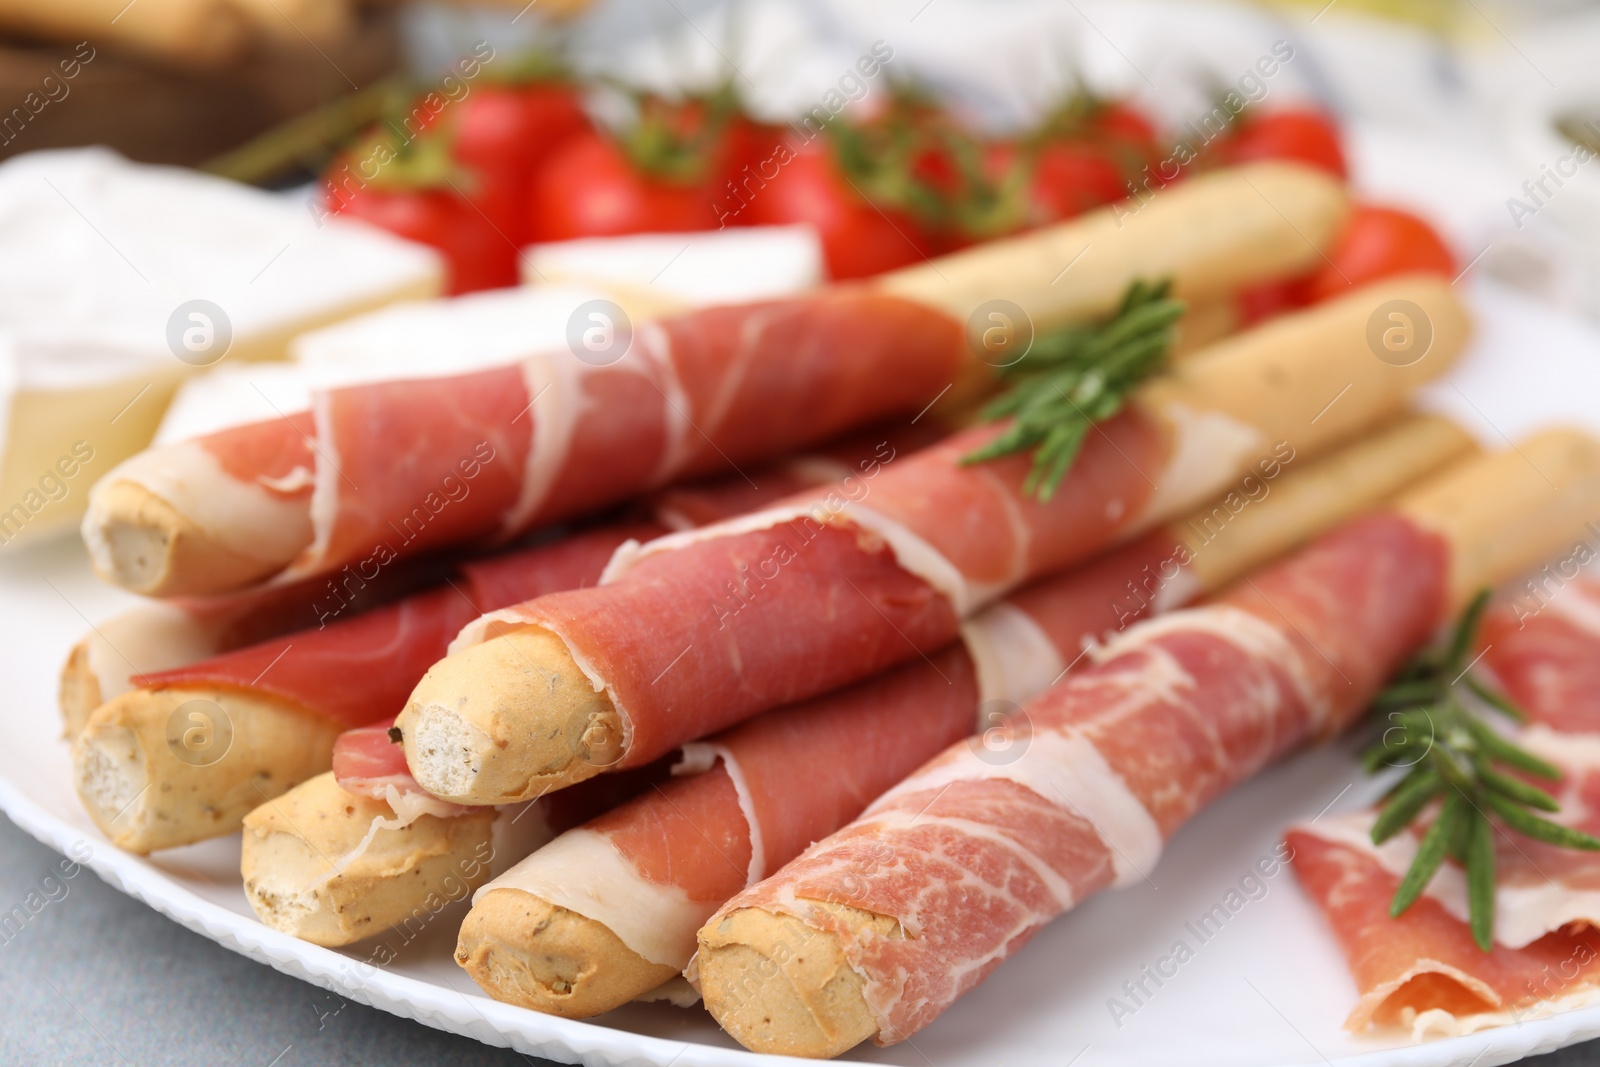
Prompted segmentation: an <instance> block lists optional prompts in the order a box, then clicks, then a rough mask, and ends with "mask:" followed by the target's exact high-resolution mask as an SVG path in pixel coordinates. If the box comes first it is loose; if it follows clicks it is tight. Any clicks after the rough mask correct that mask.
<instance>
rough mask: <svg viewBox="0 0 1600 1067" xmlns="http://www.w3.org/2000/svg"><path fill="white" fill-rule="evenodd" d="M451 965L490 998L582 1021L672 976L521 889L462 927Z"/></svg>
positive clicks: (494, 893)
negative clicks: (454, 961) (467, 976)
mask: <svg viewBox="0 0 1600 1067" xmlns="http://www.w3.org/2000/svg"><path fill="white" fill-rule="evenodd" d="M456 962H457V963H459V964H460V965H461V966H462V967H463V968H465V969H466V972H467V973H468V974H470V975H471V976H472V980H473V981H474V982H477V983H478V985H479V986H481V987H482V988H483V991H484V992H486V993H488V994H489V995H490V996H491V997H493V998H494V999H496V1000H499V1001H504V1002H505V1003H507V1004H516V1005H518V1006H520V1007H524V1008H532V1009H533V1010H535V1011H542V1012H545V1013H546V1014H549V1015H560V1016H562V1017H564V1018H568V1019H584V1018H588V1017H589V1016H591V1015H598V1014H600V1013H601V1012H604V1011H610V1010H611V1009H612V1008H615V1007H619V1006H621V1005H623V1004H626V1003H627V1002H628V1001H630V1000H632V999H634V998H635V997H637V996H640V995H642V994H644V993H648V992H649V991H650V990H652V989H655V988H656V987H657V986H659V985H661V983H663V982H665V981H667V980H668V979H669V978H672V977H673V976H675V975H676V974H677V973H678V972H677V971H675V970H673V969H672V968H671V967H669V966H666V965H665V964H660V963H651V962H650V961H649V960H646V959H645V958H643V957H642V956H640V955H638V954H637V953H636V952H634V951H633V950H632V949H630V948H628V946H626V945H624V944H623V943H622V941H621V940H620V939H618V937H617V935H616V934H614V933H612V932H611V929H610V928H609V927H607V926H606V925H605V924H604V923H600V922H596V921H595V920H593V919H590V918H587V917H585V916H583V915H579V914H578V913H577V912H574V911H569V910H568V909H566V908H563V907H558V906H557V905H555V904H552V903H550V902H549V901H547V900H545V899H544V898H542V897H539V896H536V895H534V894H533V893H528V892H525V891H523V890H521V889H494V890H491V891H489V892H488V893H485V894H484V895H483V897H482V898H481V899H479V900H478V901H477V903H475V904H474V905H473V906H472V911H471V912H469V913H468V914H467V918H466V921H465V922H463V923H462V924H461V936H460V938H459V940H458V941H457V944H456Z"/></svg>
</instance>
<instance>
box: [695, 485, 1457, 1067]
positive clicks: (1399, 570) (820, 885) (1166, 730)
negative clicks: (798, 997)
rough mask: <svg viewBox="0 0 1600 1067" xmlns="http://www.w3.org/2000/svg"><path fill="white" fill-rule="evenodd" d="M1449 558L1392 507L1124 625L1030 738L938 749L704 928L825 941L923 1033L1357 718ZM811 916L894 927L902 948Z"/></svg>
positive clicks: (904, 1023) (882, 1015)
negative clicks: (991, 977) (1286, 758)
mask: <svg viewBox="0 0 1600 1067" xmlns="http://www.w3.org/2000/svg"><path fill="white" fill-rule="evenodd" d="M1448 556H1449V550H1448V547H1447V546H1446V544H1445V542H1444V541H1443V540H1442V539H1441V538H1439V537H1438V536H1437V535H1434V534H1431V533H1427V532H1425V531H1423V530H1421V529H1420V528H1419V527H1417V526H1416V525H1414V524H1413V523H1412V522H1411V521H1410V520H1408V519H1406V518H1403V517H1401V516H1399V515H1396V514H1387V513H1380V514H1377V515H1373V516H1369V517H1367V518H1364V519H1360V520H1357V521H1355V522H1353V523H1349V524H1347V525H1346V526H1344V527H1342V528H1340V529H1339V530H1337V531H1335V532H1334V533H1332V534H1329V535H1327V536H1325V537H1323V538H1321V539H1320V540H1319V541H1317V542H1315V543H1314V544H1313V545H1312V546H1310V547H1309V548H1307V549H1305V550H1303V551H1301V552H1299V553H1298V554H1296V555H1295V556H1293V557H1290V558H1289V559H1288V560H1286V561H1285V562H1283V563H1280V564H1278V565H1276V566H1274V567H1271V568H1269V569H1267V570H1265V571H1264V572H1261V573H1259V574H1258V575H1257V576H1256V577H1255V578H1254V579H1253V580H1251V581H1249V582H1247V583H1245V584H1244V585H1243V586H1240V587H1238V588H1236V589H1235V590H1233V591H1232V592H1230V593H1228V594H1227V595H1225V596H1223V597H1221V598H1220V599H1218V600H1217V601H1215V602H1214V603H1212V604H1210V605H1208V606H1205V607H1200V608H1195V609H1190V610H1184V611H1178V612H1173V613H1170V614H1167V615H1165V616H1163V617H1158V618H1155V619H1150V620H1146V621H1144V622H1142V623H1140V624H1138V625H1135V626H1133V627H1131V628H1130V629H1128V630H1126V631H1124V632H1123V633H1122V634H1121V635H1120V636H1118V637H1116V638H1114V639H1113V640H1111V641H1110V642H1109V643H1108V644H1107V645H1106V646H1105V647H1104V648H1103V649H1101V650H1100V651H1099V652H1097V653H1096V655H1095V657H1094V659H1095V662H1094V664H1093V665H1092V666H1089V667H1087V668H1085V669H1082V670H1080V671H1077V672H1074V673H1073V674H1070V675H1069V676H1068V677H1067V678H1066V679H1065V680H1064V681H1062V682H1060V683H1059V684H1057V685H1055V686H1054V687H1052V688H1051V689H1050V690H1048V691H1047V692H1046V693H1045V694H1043V695H1042V696H1040V697H1038V698H1037V699H1035V700H1033V701H1030V702H1028V703H1027V704H1025V705H1024V706H1023V707H1022V709H1021V710H1020V712H1018V713H1017V714H1016V715H1014V716H1013V719H1012V729H1013V730H1014V732H1015V734H1016V736H1018V737H1019V738H1025V743H1019V744H1017V745H1015V746H1014V748H1013V749H1011V750H1010V751H1009V752H1008V753H1006V754H1005V755H1004V756H1003V757H1001V758H995V757H994V756H993V755H986V754H985V753H984V752H982V751H980V750H979V749H978V748H975V747H973V746H971V745H968V744H966V743H964V742H963V743H958V744H955V745H952V746H950V747H948V748H946V749H945V750H944V751H943V752H942V753H940V754H939V755H937V756H935V757H934V758H933V759H932V760H930V761H929V762H927V763H926V764H924V765H923V766H922V768H921V769H920V770H918V771H917V772H915V773H914V774H912V775H911V776H910V777H909V778H907V779H906V780H904V781H903V782H901V783H900V784H899V785H897V786H896V787H895V788H893V789H891V790H890V791H889V792H888V793H886V794H885V795H883V796H882V797H880V798H879V799H878V800H877V801H876V802H874V803H873V804H872V805H871V807H869V808H868V809H867V811H866V812H865V813H864V814H863V815H862V816H861V817H860V818H859V819H858V820H856V821H855V822H854V823H852V824H850V825H849V826H847V827H845V828H844V829H842V830H840V831H838V832H836V833H834V834H833V835H831V836H829V837H827V838H824V839H823V840H822V841H820V842H818V843H817V844H815V845H813V846H811V847H810V848H809V849H807V850H806V851H805V852H804V853H802V854H801V856H800V857H799V858H798V859H796V860H795V861H793V862H792V863H790V864H789V865H788V866H786V867H784V868H783V869H782V870H781V871H780V872H779V873H778V874H777V875H776V876H774V877H772V878H769V879H767V880H766V881H764V882H761V883H759V884H757V885H755V886H752V887H750V888H748V889H746V890H744V891H743V892H741V893H739V894H738V895H737V896H735V897H734V898H733V899H731V900H730V901H728V903H727V904H725V905H724V906H723V907H722V908H721V909H720V910H719V911H718V913H717V915H714V916H713V917H712V918H711V919H710V920H709V921H708V923H707V925H706V929H708V930H710V929H713V928H714V927H715V924H716V923H717V921H718V918H717V916H720V915H725V914H727V913H728V912H731V911H733V910H736V909H741V908H760V909H765V910H767V911H769V912H774V913H777V914H787V915H792V916H795V917H796V918H798V919H800V920H801V921H803V922H805V923H806V924H807V925H809V926H810V927H812V928H813V929H816V930H820V931H825V932H828V933H831V934H833V935H835V936H836V937H837V938H838V939H839V941H840V944H841V946H842V948H843V951H844V953H845V956H846V959H847V960H848V961H849V963H850V965H851V967H852V968H853V969H854V970H855V971H856V972H857V973H858V974H859V975H861V976H862V978H863V979H864V983H865V984H864V995H865V999H866V1003H867V1005H868V1007H869V1009H870V1010H871V1011H872V1012H873V1014H874V1016H875V1019H876V1021H877V1024H878V1029H879V1034H878V1040H879V1041H880V1042H881V1043H885V1044H887V1043H891V1042H894V1041H898V1040H902V1039H904V1038H905V1037H907V1036H909V1035H911V1034H914V1033H915V1032H916V1031H918V1030H919V1029H921V1028H922V1027H924V1026H926V1025H927V1024H928V1023H929V1022H931V1021H932V1020H933V1019H934V1018H936V1017H937V1016H938V1015H939V1014H940V1013H941V1012H942V1011H944V1009H945V1008H947V1007H948V1006H949V1005H950V1004H951V1003H952V1002H954V1001H955V999H956V998H957V997H959V996H960V995H961V994H962V993H964V992H966V991H967V990H969V989H971V988H972V987H973V986H975V985H977V984H978V983H979V982H981V981H982V980H983V979H984V978H985V977H986V976H987V975H988V974H989V973H990V972H992V971H993V970H994V968H995V967H997V966H999V964H1000V963H1001V962H1002V961H1003V960H1005V959H1006V958H1007V957H1008V956H1009V955H1011V953H1013V952H1015V951H1016V950H1017V949H1019V948H1020V947H1021V946H1022V945H1023V944H1025V943H1026V942H1027V941H1028V939H1029V938H1030V937H1031V936H1032V935H1033V934H1034V933H1035V932H1036V931H1037V930H1038V929H1039V928H1040V927H1041V926H1042V925H1043V924H1044V923H1046V922H1048V921H1049V920H1050V919H1052V918H1053V917H1055V916H1057V915H1059V914H1060V913H1062V912H1063V911H1066V910H1067V909H1069V908H1071V907H1073V906H1074V905H1075V904H1076V903H1078V902H1079V901H1081V900H1083V899H1084V898H1085V897H1087V896H1088V895H1089V894H1091V893H1094V892H1097V891H1099V890H1100V889H1103V888H1106V887H1108V886H1112V885H1119V884H1126V883H1128V882H1130V881H1134V880H1137V879H1139V878H1140V877H1141V875H1142V872H1145V871H1148V870H1149V869H1150V867H1151V865H1152V864H1154V863H1155V861H1156V859H1157V857H1158V855H1159V853H1160V850H1161V847H1162V844H1163V842H1164V841H1165V840H1166V839H1167V838H1169V837H1170V836H1171V835H1172V834H1173V833H1174V832H1175V831H1176V830H1177V829H1178V827H1179V826H1181V825H1182V824H1183V823H1184V821H1186V820H1187V819H1188V818H1189V817H1190V816H1192V815H1193V814H1194V813H1195V812H1197V811H1198V810H1200V808H1202V807H1203V806H1204V805H1205V804H1207V803H1208V802H1209V801H1211V800H1212V799H1214V798H1215V797H1216V796H1218V795H1219V794H1220V793H1222V792H1223V791H1224V790H1226V789H1227V788H1229V787H1230V786H1232V785H1234V784H1236V783H1238V782H1239V781H1241V780H1242V779H1244V778H1246V777H1248V776H1249V775H1250V774H1252V773H1254V772H1255V771H1256V770H1258V769H1259V768H1260V767H1261V766H1263V765H1264V764H1265V763H1266V762H1267V761H1269V760H1271V759H1272V758H1274V757H1276V756H1278V755H1280V754H1282V753H1284V752H1286V751H1288V750H1289V749H1291V748H1293V747H1294V746H1296V745H1298V744H1301V743H1303V742H1305V741H1308V740H1311V739H1313V738H1316V737H1321V736H1326V735H1328V734H1331V733H1332V732H1334V731H1335V730H1337V729H1339V728H1340V727H1342V726H1344V725H1346V724H1347V723H1348V722H1350V721H1351V720H1352V719H1353V718H1354V717H1355V716H1356V715H1357V714H1358V713H1359V712H1360V710H1361V709H1362V708H1363V707H1364V706H1365V704H1366V702H1367V701H1368V700H1369V699H1370V698H1371V696H1372V694H1373V693H1374V692H1375V691H1376V689H1377V688H1378V686H1379V685H1380V684H1381V682H1382V681H1383V679H1384V678H1385V677H1386V676H1387V675H1388V674H1389V673H1390V671H1392V670H1393V668H1394V667H1396V666H1397V665H1398V664H1399V662H1400V661H1401V660H1402V659H1403V657H1404V656H1405V655H1407V654H1408V653H1409V652H1410V651H1411V650H1412V649H1413V648H1415V647H1416V646H1417V645H1419V644H1420V643H1421V642H1422V641H1423V640H1425V639H1426V637H1427V636H1428V635H1429V634H1430V633H1431V632H1432V630H1433V628H1434V627H1435V626H1436V625H1437V623H1438V622H1439V621H1440V618H1441V616H1442V614H1443V611H1444V606H1445V599H1446V581H1447V573H1448V565H1449V559H1448ZM819 904H844V905H849V906H851V907H854V908H860V909H864V910H865V911H868V912H872V913H876V914H878V915H882V916H888V917H890V918H892V919H893V920H895V923H894V926H895V931H894V933H895V934H897V935H898V936H890V934H889V933H882V932H879V931H878V929H877V928H876V927H874V926H871V925H866V926H862V925H859V924H855V923H852V922H850V921H849V918H848V916H849V914H850V913H848V912H841V911H839V910H838V909H833V908H828V907H819V906H817V905H819Z"/></svg>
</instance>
